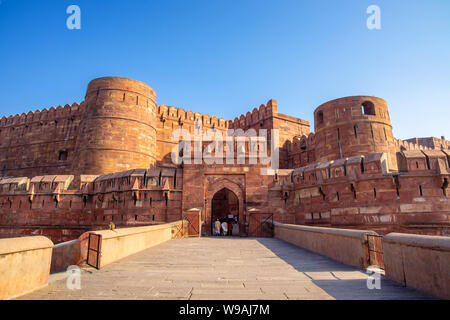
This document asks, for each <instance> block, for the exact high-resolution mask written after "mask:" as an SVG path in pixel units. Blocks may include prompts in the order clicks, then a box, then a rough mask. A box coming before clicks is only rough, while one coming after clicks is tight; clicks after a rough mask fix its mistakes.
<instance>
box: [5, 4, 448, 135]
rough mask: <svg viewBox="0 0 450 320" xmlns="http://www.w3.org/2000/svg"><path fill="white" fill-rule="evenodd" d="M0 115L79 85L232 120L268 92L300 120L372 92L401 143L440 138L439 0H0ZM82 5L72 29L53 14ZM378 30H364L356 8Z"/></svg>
mask: <svg viewBox="0 0 450 320" xmlns="http://www.w3.org/2000/svg"><path fill="white" fill-rule="evenodd" d="M0 2H1V3H0V96H1V102H0V116H3V115H12V114H18V113H22V112H28V111H30V110H36V109H42V108H45V107H47V108H50V107H52V106H58V105H64V104H71V103H73V102H81V101H83V99H84V94H85V91H86V87H87V84H88V82H89V81H90V80H92V79H94V78H97V77H102V76H122V77H128V78H133V79H137V80H140V81H143V82H145V83H147V84H149V85H150V86H152V87H153V88H154V89H155V91H156V93H157V95H158V98H157V99H158V100H157V101H158V104H167V105H173V106H176V107H181V108H184V109H186V110H188V109H190V110H192V111H194V112H201V113H207V114H209V115H216V116H218V117H223V118H225V119H234V118H235V117H236V116H239V115H240V114H241V113H246V112H247V111H251V110H252V109H253V108H254V107H259V105H260V104H262V103H266V102H267V101H268V100H269V99H271V98H273V99H276V100H278V111H279V112H281V113H285V114H288V115H292V116H295V117H299V118H302V119H306V120H308V121H310V122H311V130H313V111H314V109H315V108H316V107H317V106H319V105H320V104H322V103H324V102H326V101H328V100H331V99H335V98H339V97H344V96H350V95H374V96H378V97H381V98H384V99H386V100H387V102H388V103H389V106H390V114H391V120H392V123H393V125H394V135H395V136H396V137H397V138H400V139H406V138H410V137H415V136H419V137H428V136H437V137H440V136H441V135H445V136H446V137H447V139H448V138H450V129H449V124H450V121H449V119H450V108H449V107H450V1H449V0H408V1H406V0H386V1H385V0H370V1H366V0H339V1H338V0H330V1H325V0H322V1H321V0H317V1H302V0H277V1H275V0H147V1H144V0H126V1H124V0H121V1H116V0H108V1H106V0H105V1H100V0H96V1H94V0H70V1H66V0H39V1H36V0H30V1H27V0H0ZM71 4H76V5H78V6H79V7H80V8H81V30H69V29H68V28H67V27H66V20H67V18H68V17H69V15H68V14H67V13H66V9H67V7H68V6H69V5H71ZM372 4H375V5H378V6H379V7H380V8H381V27H382V29H381V30H369V29H368V28H367V27H366V20H367V18H368V17H369V15H368V14H367V13H366V9H367V7H368V6H369V5H372Z"/></svg>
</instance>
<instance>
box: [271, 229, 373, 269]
mask: <svg viewBox="0 0 450 320" xmlns="http://www.w3.org/2000/svg"><path fill="white" fill-rule="evenodd" d="M274 227H275V237H276V238H278V239H281V240H284V241H286V242H289V243H292V244H294V245H296V246H298V247H302V248H304V249H307V250H310V251H313V252H316V253H319V254H321V255H324V256H327V257H330V258H332V259H334V260H337V261H340V262H342V263H345V264H349V265H352V266H355V267H359V268H366V267H368V266H369V250H368V247H367V240H366V235H368V234H375V235H376V234H377V233H376V232H374V231H361V230H348V229H334V228H321V227H309V226H300V225H289V224H282V223H279V222H274Z"/></svg>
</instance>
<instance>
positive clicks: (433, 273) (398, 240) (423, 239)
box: [383, 233, 450, 299]
mask: <svg viewBox="0 0 450 320" xmlns="http://www.w3.org/2000/svg"><path fill="white" fill-rule="evenodd" d="M383 252H384V264H385V272H386V277H387V278H389V279H391V280H394V281H396V282H398V283H401V284H402V285H404V286H407V287H411V288H414V289H417V290H420V291H423V292H426V293H428V294H430V295H433V296H435V297H438V298H442V299H450V237H437V236H422V235H411V234H400V233H390V234H388V235H386V236H385V237H383Z"/></svg>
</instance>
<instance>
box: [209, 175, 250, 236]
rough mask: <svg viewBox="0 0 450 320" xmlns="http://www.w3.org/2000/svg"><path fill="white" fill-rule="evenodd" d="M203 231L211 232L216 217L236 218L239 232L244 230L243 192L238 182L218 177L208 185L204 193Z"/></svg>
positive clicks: (210, 233)
mask: <svg viewBox="0 0 450 320" xmlns="http://www.w3.org/2000/svg"><path fill="white" fill-rule="evenodd" d="M205 198H206V199H205V200H206V201H205V202H206V212H205V229H206V230H205V231H206V233H207V234H208V235H212V234H213V224H214V221H215V220H216V219H225V218H230V219H236V220H237V221H238V223H239V230H240V234H242V232H243V231H244V223H245V217H244V212H245V211H244V192H243V191H242V188H241V186H240V185H239V184H237V183H234V182H232V181H230V180H228V179H220V180H219V181H215V182H214V184H213V185H211V186H210V188H208V190H207V194H206V197H205ZM234 235H236V234H234Z"/></svg>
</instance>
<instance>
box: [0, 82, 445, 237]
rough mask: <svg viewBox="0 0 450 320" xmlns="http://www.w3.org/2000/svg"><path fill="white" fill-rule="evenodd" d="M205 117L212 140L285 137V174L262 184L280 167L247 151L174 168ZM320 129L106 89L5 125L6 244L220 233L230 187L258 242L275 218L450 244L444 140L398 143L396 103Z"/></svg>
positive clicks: (377, 102)
mask: <svg viewBox="0 0 450 320" xmlns="http://www.w3.org/2000/svg"><path fill="white" fill-rule="evenodd" d="M196 121H199V122H201V124H202V132H203V133H204V132H206V130H208V129H214V130H217V131H219V132H222V133H223V134H225V133H226V131H227V130H229V129H234V130H238V129H242V130H243V131H247V130H249V129H254V130H255V131H256V133H258V131H259V130H261V129H266V130H267V131H268V132H267V133H268V138H269V141H270V130H271V129H277V130H278V134H279V140H280V141H279V142H280V144H279V154H280V169H279V170H277V171H275V172H273V173H271V174H270V175H264V174H262V172H268V171H267V170H266V171H264V170H265V169H267V166H268V165H267V164H264V165H263V164H261V163H259V162H258V163H257V164H254V163H250V161H249V157H248V151H249V148H248V144H247V145H246V147H245V150H246V154H247V157H246V159H245V162H244V163H237V162H236V161H235V163H232V164H231V163H225V162H224V163H223V164H217V163H214V164H206V163H202V164H182V165H175V164H174V163H172V159H171V155H170V154H171V151H172V149H173V147H174V146H176V144H177V142H175V141H172V139H171V136H172V133H173V132H174V131H175V130H177V129H185V130H187V131H188V132H189V133H191V134H192V133H193V132H194V128H195V122H196ZM314 122H315V132H310V127H309V123H308V122H307V121H305V120H302V119H297V118H294V117H291V116H288V115H284V114H281V113H278V105H277V102H276V101H275V100H270V101H268V102H267V104H265V105H261V106H260V107H259V108H255V109H253V111H252V112H247V113H246V114H245V115H241V116H240V117H239V118H235V119H234V120H225V119H223V118H217V117H216V116H209V115H207V114H203V115H202V114H200V113H194V112H192V111H190V110H188V111H185V110H184V109H182V108H176V107H172V106H167V105H159V106H158V105H157V104H156V93H155V91H154V90H153V89H152V88H151V87H149V86H148V85H146V84H144V83H142V82H139V81H136V80H131V79H126V78H118V77H106V78H99V79H95V80H93V81H91V82H90V83H89V85H88V88H87V91H86V98H85V101H83V102H82V103H80V104H77V103H75V104H73V105H72V106H69V105H66V106H64V107H58V108H50V109H49V110H47V109H44V110H42V111H39V110H38V111H36V112H29V113H28V114H22V115H16V116H12V117H3V118H2V119H0V138H1V139H0V237H6V236H8V237H9V236H17V235H29V234H42V235H47V236H49V237H51V238H52V240H53V241H54V242H61V241H66V240H70V239H74V238H76V237H78V236H79V235H80V234H81V233H83V232H85V231H87V230H92V229H99V228H105V227H107V226H108V225H109V223H110V222H114V223H115V224H116V225H117V226H119V227H120V226H130V225H148V224H157V223H162V222H171V221H176V220H180V219H181V217H182V214H183V212H186V211H189V210H191V209H198V208H200V209H202V210H203V211H202V214H203V215H204V217H203V218H204V219H205V220H204V221H206V222H207V223H210V222H211V212H212V199H213V197H214V195H215V194H216V193H219V192H220V191H221V190H223V189H224V188H227V189H228V190H231V191H230V192H233V193H234V194H235V195H236V198H237V199H238V201H239V202H238V204H236V207H237V208H238V212H239V223H240V225H241V227H242V228H243V229H244V227H245V226H248V225H249V224H250V227H249V228H250V231H249V234H250V235H258V232H259V231H257V229H252V228H253V227H252V226H253V225H254V224H255V221H257V220H255V219H259V218H255V217H256V216H258V215H259V217H262V216H264V217H266V218H267V217H268V216H269V215H272V214H273V216H274V219H275V220H276V221H279V222H283V223H296V224H307V225H308V224H309V225H321V226H332V227H345V228H359V229H361V228H363V229H364V228H368V229H369V228H370V229H372V230H376V231H379V232H381V233H385V232H392V231H397V232H407V233H423V234H434V235H448V234H449V230H450V220H449V214H450V204H449V201H448V192H449V191H448V181H449V179H450V176H449V174H450V169H449V168H450V156H449V154H450V149H449V148H450V143H449V142H448V141H447V140H445V138H444V137H442V138H441V139H437V138H423V139H422V138H414V139H409V140H405V141H402V140H398V139H395V138H394V136H393V131H392V125H391V122H390V117H389V110H388V106H387V103H386V101H384V100H383V99H380V98H377V97H369V96H357V97H347V98H341V99H336V100H333V101H330V102H327V103H324V104H322V105H321V106H319V107H318V108H317V109H316V110H315V112H314ZM247 143H248V141H247ZM207 144H208V142H205V141H204V143H203V147H205V146H206V145H207ZM236 148H237V146H236V145H235V150H234V151H235V152H234V155H235V157H236V155H237V152H236V151H237V149H236ZM255 212H257V214H255V217H253V216H252V213H255ZM252 217H253V218H252ZM252 221H253V222H252ZM258 221H259V220H258ZM256 224H258V222H256ZM205 228H206V230H208V228H209V227H208V226H206V227H205ZM252 230H253V231H252ZM255 230H256V231H255ZM252 232H254V233H252Z"/></svg>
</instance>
